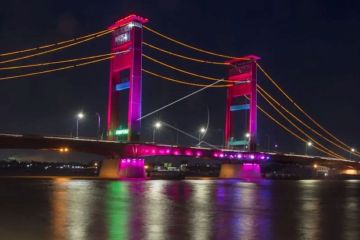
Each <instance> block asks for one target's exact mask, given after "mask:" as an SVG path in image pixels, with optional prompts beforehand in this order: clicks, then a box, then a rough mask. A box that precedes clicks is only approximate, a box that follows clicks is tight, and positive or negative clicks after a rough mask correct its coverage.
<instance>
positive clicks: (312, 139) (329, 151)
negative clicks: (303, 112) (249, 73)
mask: <svg viewBox="0 0 360 240" xmlns="http://www.w3.org/2000/svg"><path fill="white" fill-rule="evenodd" d="M259 93H260V95H261V96H262V97H263V98H264V99H265V100H266V101H267V102H268V103H269V104H270V105H271V107H272V108H274V109H275V110H276V111H277V112H278V113H279V114H280V115H281V116H282V117H283V118H284V119H285V120H286V121H288V122H289V123H290V124H291V125H292V126H293V127H295V128H296V129H297V130H298V131H299V132H301V133H302V134H303V135H305V136H306V137H307V138H308V139H310V140H311V141H313V142H314V143H316V144H317V145H319V146H320V147H321V148H323V149H325V151H326V152H328V155H329V156H330V155H332V156H336V157H340V158H343V157H342V156H341V155H339V154H337V153H335V152H333V151H331V150H330V149H328V148H326V147H325V146H324V145H322V144H321V143H319V142H317V141H316V140H315V139H314V138H312V137H311V136H310V135H308V134H307V133H305V132H304V131H303V130H302V129H301V128H300V127H298V126H297V125H296V124H295V123H293V122H292V121H291V120H290V119H289V118H288V117H287V116H285V115H284V114H283V113H282V112H281V111H280V110H279V109H278V108H277V107H276V106H275V105H274V104H273V103H272V102H271V101H270V100H269V99H268V98H267V97H266V96H265V95H264V94H263V93H262V92H261V91H259Z"/></svg>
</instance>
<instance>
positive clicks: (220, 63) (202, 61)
mask: <svg viewBox="0 0 360 240" xmlns="http://www.w3.org/2000/svg"><path fill="white" fill-rule="evenodd" d="M143 44H144V45H145V46H148V47H150V48H152V49H155V50H158V51H160V52H163V53H166V54H169V55H172V56H175V57H179V58H183V59H186V60H190V61H194V62H199V63H208V64H214V65H230V64H229V63H226V62H214V61H208V60H203V59H198V58H192V57H187V56H184V55H181V54H178V53H174V52H171V51H168V50H165V49H162V48H159V47H156V46H154V45H152V44H149V43H146V42H143Z"/></svg>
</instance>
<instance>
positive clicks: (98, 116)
mask: <svg viewBox="0 0 360 240" xmlns="http://www.w3.org/2000/svg"><path fill="white" fill-rule="evenodd" d="M95 114H96V117H97V132H96V135H97V136H96V137H97V138H100V135H101V133H100V127H101V116H100V113H98V112H96V113H95Z"/></svg>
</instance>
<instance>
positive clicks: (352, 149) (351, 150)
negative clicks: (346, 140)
mask: <svg viewBox="0 0 360 240" xmlns="http://www.w3.org/2000/svg"><path fill="white" fill-rule="evenodd" d="M355 151H356V150H355V148H351V149H350V152H349V155H350V157H349V159H350V160H351V155H352V154H353V153H354V152H355Z"/></svg>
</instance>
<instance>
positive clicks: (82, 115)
mask: <svg viewBox="0 0 360 240" xmlns="http://www.w3.org/2000/svg"><path fill="white" fill-rule="evenodd" d="M84 117H85V115H84V113H82V112H79V113H78V114H77V115H76V138H79V120H81V119H83V118H84Z"/></svg>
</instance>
